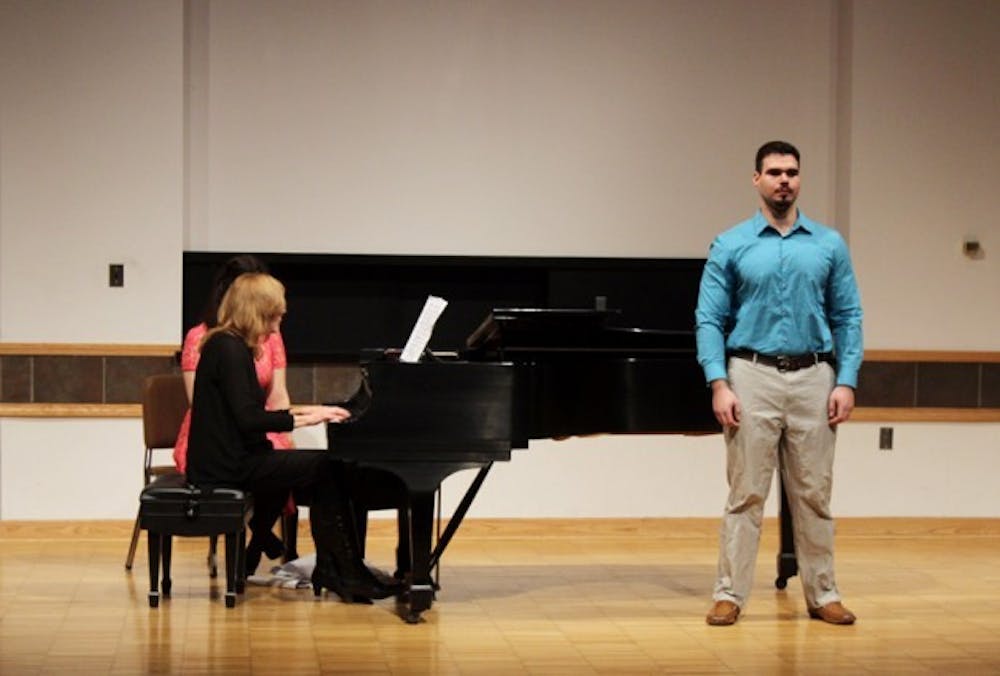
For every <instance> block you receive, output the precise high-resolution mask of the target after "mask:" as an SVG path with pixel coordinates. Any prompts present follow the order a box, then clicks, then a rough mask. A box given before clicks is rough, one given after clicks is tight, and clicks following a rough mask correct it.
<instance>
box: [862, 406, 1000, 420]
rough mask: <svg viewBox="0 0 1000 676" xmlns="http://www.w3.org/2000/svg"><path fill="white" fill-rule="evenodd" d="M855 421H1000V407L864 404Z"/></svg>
mask: <svg viewBox="0 0 1000 676" xmlns="http://www.w3.org/2000/svg"><path fill="white" fill-rule="evenodd" d="M851 420H852V421H855V422H947V423H984V422H985V423H990V422H992V423H995V422H1000V408H929V407H920V408H916V407H915V408H880V407H875V406H872V407H867V406H862V407H858V408H856V409H854V413H853V414H852V415H851Z"/></svg>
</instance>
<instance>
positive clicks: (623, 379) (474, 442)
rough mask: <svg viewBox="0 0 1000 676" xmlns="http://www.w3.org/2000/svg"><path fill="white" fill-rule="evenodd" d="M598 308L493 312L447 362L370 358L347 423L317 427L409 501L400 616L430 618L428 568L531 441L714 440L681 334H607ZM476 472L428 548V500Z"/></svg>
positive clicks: (690, 338) (336, 448)
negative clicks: (498, 465) (496, 472)
mask: <svg viewBox="0 0 1000 676" xmlns="http://www.w3.org/2000/svg"><path fill="white" fill-rule="evenodd" d="M613 315H614V313H613V312H610V311H606V310H576V309H533V308H529V309H495V310H493V312H491V313H490V315H489V316H488V317H487V318H486V320H485V321H483V323H482V324H481V325H480V326H479V327H478V328H477V329H476V330H475V331H474V332H472V334H471V335H470V336H469V338H468V341H467V348H466V349H465V350H464V351H462V352H461V354H459V355H457V356H455V357H453V358H450V359H437V358H434V357H433V356H432V355H431V356H429V358H428V359H425V360H422V361H420V362H416V363H403V362H400V361H399V360H398V358H397V356H398V355H397V354H396V353H395V352H394V351H369V352H367V353H366V355H365V358H364V359H363V362H362V370H363V374H364V378H363V386H362V390H361V391H360V392H359V394H358V395H356V397H355V399H354V400H353V401H351V402H348V403H347V405H348V406H349V407H350V408H352V410H353V412H354V414H355V418H354V421H353V422H351V423H348V424H343V425H330V426H329V427H328V434H329V447H330V449H331V452H333V453H335V454H336V455H337V456H339V457H341V458H343V459H345V460H349V461H356V462H357V463H359V464H362V465H364V466H369V467H376V468H380V469H384V470H388V471H390V472H392V473H394V474H396V475H398V476H399V477H400V478H401V479H402V480H403V482H404V484H405V485H406V489H407V492H408V503H409V504H408V517H409V538H408V539H409V543H408V547H409V550H410V551H409V557H408V558H409V560H408V561H405V562H403V565H404V566H405V565H406V564H408V565H409V569H408V573H409V579H410V586H409V593H408V599H407V606H406V607H405V609H404V611H403V617H404V619H406V620H407V621H408V622H417V621H419V619H420V615H421V613H422V612H423V611H424V610H427V609H428V608H430V607H431V603H432V601H433V597H434V584H433V580H432V577H431V571H432V569H433V568H434V567H435V565H436V564H437V562H438V560H439V559H440V557H441V555H442V553H443V552H444V549H445V548H446V547H447V546H448V543H449V542H450V540H451V538H452V536H453V535H454V533H455V531H456V530H457V528H458V526H459V525H460V523H461V520H462V518H463V517H464V516H465V513H466V512H467V510H468V508H469V506H470V505H471V503H472V500H473V499H474V497H475V495H476V492H477V491H478V490H479V487H480V486H481V485H482V483H483V481H484V480H485V478H486V475H487V473H488V472H489V470H490V467H491V466H492V464H493V463H494V462H496V461H507V460H510V458H511V450H512V449H516V448H527V447H528V443H529V441H530V440H531V439H542V438H563V437H569V436H575V435H590V434H632V433H669V434H704V433H712V432H718V431H719V428H718V423H717V422H716V421H715V419H714V417H713V416H712V411H711V401H710V399H711V398H710V394H709V390H708V389H707V388H706V387H705V383H704V377H703V375H702V372H701V369H700V367H699V366H698V364H697V362H696V361H695V355H694V351H695V346H694V335H693V333H692V332H690V331H688V332H683V331H666V330H644V329H638V328H622V327H617V326H613V325H612V323H611V322H610V321H609V320H610V319H611V318H612V317H613ZM470 468H478V470H479V471H478V474H477V475H476V478H475V480H474V481H473V482H472V484H471V485H470V487H469V489H468V492H467V493H466V495H465V496H464V498H463V499H462V501H461V502H460V503H459V506H458V508H457V510H456V512H455V514H454V515H452V517H451V519H450V520H449V522H448V525H447V527H446V528H445V530H444V531H443V533H442V534H441V536H440V538H439V539H438V540H437V542H436V543H434V542H432V531H433V525H434V524H433V522H434V495H435V492H436V491H437V488H438V486H439V485H440V484H441V482H442V481H443V480H444V479H445V478H446V477H448V476H449V475H451V474H452V473H454V472H457V471H459V470H463V469H470Z"/></svg>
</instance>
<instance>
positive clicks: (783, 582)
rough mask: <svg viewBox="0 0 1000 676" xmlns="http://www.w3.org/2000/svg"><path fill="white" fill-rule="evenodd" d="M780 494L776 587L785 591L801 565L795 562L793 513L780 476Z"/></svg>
mask: <svg viewBox="0 0 1000 676" xmlns="http://www.w3.org/2000/svg"><path fill="white" fill-rule="evenodd" d="M778 492H779V494H780V495H781V511H780V512H779V515H778V519H779V521H780V523H781V547H780V548H779V550H778V577H777V578H776V579H775V581H774V586H775V587H777V588H778V589H784V588H785V587H787V586H788V578H790V577H795V576H796V575H798V573H799V564H798V561H796V560H795V537H794V535H793V534H792V513H791V510H790V509H789V508H788V495H786V494H785V482H784V481H782V480H781V474H780V473H779V474H778Z"/></svg>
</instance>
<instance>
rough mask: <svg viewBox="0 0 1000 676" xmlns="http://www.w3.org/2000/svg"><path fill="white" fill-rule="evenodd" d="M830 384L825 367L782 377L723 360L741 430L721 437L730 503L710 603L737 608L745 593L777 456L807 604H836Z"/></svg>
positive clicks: (763, 368)
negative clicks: (738, 408)
mask: <svg viewBox="0 0 1000 676" xmlns="http://www.w3.org/2000/svg"><path fill="white" fill-rule="evenodd" d="M835 379H836V376H835V374H834V370H833V368H832V367H831V366H830V365H829V364H826V363H820V364H817V365H815V366H811V367H808V368H803V369H799V370H797V371H786V372H780V371H778V370H777V369H776V368H774V367H772V366H764V365H763V364H756V363H753V362H751V361H748V360H746V359H739V358H731V359H730V360H729V385H730V387H731V388H732V390H733V391H734V392H735V393H736V396H737V397H738V398H739V400H740V404H741V407H742V414H741V417H740V424H739V427H736V428H731V429H727V430H726V434H725V437H726V451H727V470H726V471H727V476H728V480H729V500H728V501H727V503H726V511H725V515H724V516H723V520H722V530H721V533H720V538H719V571H718V579H717V581H716V583H715V592H714V595H713V596H714V599H715V600H716V601H732V602H733V603H736V604H737V605H738V606H740V607H742V606H743V605H744V604H745V603H746V601H747V597H748V596H749V594H750V588H751V586H752V585H753V572H754V565H755V562H756V560H757V549H758V545H759V543H760V530H761V520H762V519H763V514H764V502H765V500H766V499H767V494H768V491H769V490H770V488H771V479H772V477H773V475H774V470H775V468H776V467H777V466H778V453H781V468H782V478H783V480H784V484H785V492H786V494H787V496H788V505H789V508H790V510H791V516H792V531H793V533H794V537H795V555H796V558H797V560H798V565H799V577H800V579H801V581H802V587H803V591H804V593H805V597H806V603H807V605H808V607H810V608H818V607H820V606H824V605H826V604H827V603H831V602H833V601H839V600H840V594H839V593H838V591H837V585H836V582H835V581H834V576H833V517H832V516H831V514H830V490H831V487H832V482H833V449H834V444H835V441H836V432H835V431H834V430H833V429H831V428H830V425H829V424H828V423H827V402H828V400H829V396H830V392H831V391H832V390H833V387H834V385H835Z"/></svg>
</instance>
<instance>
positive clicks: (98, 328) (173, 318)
mask: <svg viewBox="0 0 1000 676" xmlns="http://www.w3.org/2000/svg"><path fill="white" fill-rule="evenodd" d="M182 18H183V17H182V12H181V5H180V3H175V2H131V1H130V0H109V1H106V2H70V1H63V2H45V1H38V2H35V1H31V2H4V3H2V4H0V93H2V96H0V340H2V341H5V342H22V341H23V342H42V343H46V342H47V343H57V342H69V343H73V342H76V343H173V342H175V341H177V340H178V339H179V338H178V337H179V335H180V328H179V323H180V316H181V299H180V295H179V288H180V280H181V247H182V232H183V231H182V229H181V226H182V206H183V192H182V188H183V181H182V175H181V171H182V158H183V145H182V139H183V111H184V107H183V101H184V98H183V94H184V91H183V81H182V62H183V52H182V43H181V40H180V37H181V26H182ZM110 263H122V264H124V265H125V286H124V288H115V289H112V288H109V287H108V264H110Z"/></svg>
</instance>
